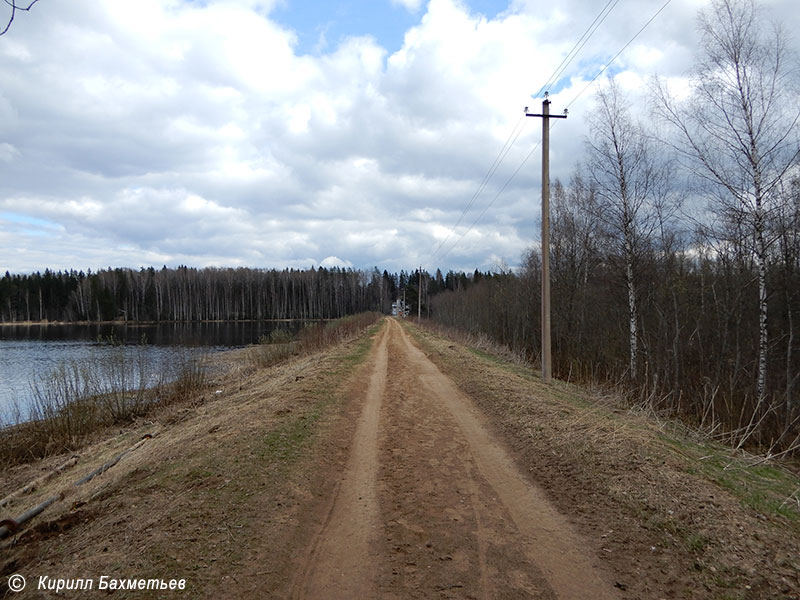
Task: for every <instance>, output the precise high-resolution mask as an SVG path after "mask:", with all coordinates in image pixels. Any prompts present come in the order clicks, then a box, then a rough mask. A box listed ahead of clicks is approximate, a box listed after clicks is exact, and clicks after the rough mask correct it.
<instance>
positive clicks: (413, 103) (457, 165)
mask: <svg viewBox="0 0 800 600" xmlns="http://www.w3.org/2000/svg"><path fill="white" fill-rule="evenodd" d="M794 1H795V0H766V1H765V2H763V4H764V6H765V11H766V13H767V15H768V16H769V17H770V18H775V19H777V20H780V21H781V22H783V23H784V24H785V25H786V26H787V29H788V30H789V31H791V30H792V29H794V30H797V29H798V25H800V22H798V21H800V17H798V15H797V13H798V11H796V9H795V8H794V6H793V4H794ZM706 3H707V1H706V0H672V1H671V2H670V3H669V4H668V6H667V7H666V8H665V9H664V10H663V12H662V13H661V14H660V15H659V16H658V17H657V19H656V20H655V21H654V22H653V23H652V24H651V25H650V27H649V28H648V29H647V30H646V31H645V32H644V33H643V34H642V35H641V36H640V37H639V38H637V39H636V40H635V41H634V42H633V43H632V44H631V45H630V46H629V47H628V49H627V50H626V51H625V52H624V53H623V54H622V55H621V56H620V57H619V58H618V59H617V60H616V61H615V62H614V63H613V65H612V66H611V67H610V68H609V70H608V72H613V73H614V76H615V77H616V78H617V79H618V81H619V83H620V86H621V87H622V89H623V90H624V91H625V92H626V93H627V94H628V95H629V98H630V100H631V106H632V108H633V109H634V112H636V113H637V114H641V115H642V118H647V113H646V108H645V107H646V98H645V91H646V87H647V81H648V78H649V77H651V76H652V75H654V74H658V75H660V76H661V77H664V78H666V80H667V81H669V82H670V84H671V85H673V86H675V88H676V89H680V86H681V85H682V84H685V81H686V76H687V74H688V72H689V70H690V69H691V67H692V64H693V61H694V58H695V47H696V43H697V30H696V17H697V11H698V10H699V9H700V8H702V7H703V6H705V5H706ZM663 4H664V0H619V1H618V2H617V4H616V5H615V7H614V9H613V11H611V12H610V13H609V15H608V17H607V18H606V20H605V21H604V22H603V24H602V25H601V26H600V27H599V28H598V29H597V31H596V32H595V34H594V35H593V36H592V38H591V39H590V40H589V42H588V43H587V44H586V45H585V46H584V47H583V48H582V50H581V51H580V53H579V54H578V55H577V56H576V58H575V60H574V61H572V62H571V63H570V65H569V67H568V68H567V70H566V71H565V73H564V75H563V77H562V78H561V79H560V80H559V81H558V82H556V83H555V84H554V85H552V86H551V92H552V93H551V96H550V99H551V101H552V105H551V107H552V108H551V110H552V112H554V113H560V112H561V111H562V109H563V107H566V106H569V118H567V119H566V120H560V121H558V122H557V126H554V127H553V129H552V133H551V177H552V178H553V179H555V178H562V179H568V178H569V176H570V173H571V172H572V171H573V170H574V168H575V166H576V164H577V163H578V162H579V161H580V160H581V158H582V156H583V153H584V149H585V136H586V135H587V133H588V127H587V122H586V117H587V115H589V114H590V113H591V111H592V109H593V102H594V99H593V90H594V89H595V88H594V86H589V87H588V88H587V84H588V82H589V81H590V80H591V79H592V78H593V77H595V75H597V73H598V72H599V71H600V69H602V68H603V67H604V66H605V65H606V64H608V61H609V60H610V59H611V58H612V57H613V56H614V55H615V54H616V53H617V52H618V51H619V50H620V49H621V48H622V47H623V46H624V45H625V44H626V43H628V42H629V41H630V39H631V38H632V37H633V36H634V34H635V33H636V32H637V31H638V30H639V29H640V28H641V26H642V25H644V23H645V22H646V21H647V20H648V19H649V18H650V17H652V16H653V14H655V12H656V11H657V10H658V9H659V8H660V7H661V6H662V5H663ZM604 5H605V2H601V1H599V0H594V1H591V0H563V1H562V2H559V3H552V4H550V5H547V4H545V3H540V2H536V1H533V0H507V1H502V0H430V1H424V0H342V1H331V2H313V3H311V2H303V1H300V0H139V1H137V2H119V0H91V1H89V0H72V1H70V2H55V1H53V0H40V2H39V3H37V4H36V5H34V6H33V8H32V9H31V10H30V11H29V12H27V13H19V12H18V13H17V15H16V18H15V20H14V23H13V24H12V26H11V28H10V29H9V31H8V33H7V34H5V35H3V36H1V37H0V273H4V272H5V271H7V270H8V271H11V272H12V273H25V272H33V271H37V270H41V271H43V270H44V269H45V268H50V269H54V270H58V269H73V268H74V269H82V270H86V269H92V270H96V269H99V268H106V267H130V268H139V267H142V266H156V267H160V266H161V265H167V266H171V267H174V266H178V265H182V264H183V265H188V266H194V267H205V266H217V267H239V266H242V267H263V268H284V267H291V268H309V267H312V266H314V267H316V266H325V267H333V266H340V267H353V268H359V269H360V268H364V269H371V268H372V267H378V268H379V269H381V270H383V269H387V270H389V271H395V272H396V271H399V270H400V269H405V270H413V269H415V268H416V267H417V266H419V265H422V266H423V268H425V269H426V270H431V271H432V270H433V269H435V268H437V267H439V268H442V270H447V269H456V270H465V271H472V270H474V269H476V268H477V269H480V270H493V269H497V268H501V267H504V266H510V267H513V266H515V265H518V264H519V263H520V260H521V257H522V255H523V253H524V252H525V250H526V248H529V247H531V246H534V245H536V244H537V243H538V240H539V227H540V199H541V196H540V186H541V180H540V175H541V172H540V169H541V166H540V154H539V151H538V150H537V144H538V143H539V141H540V139H541V121H540V120H539V119H532V118H527V119H526V118H524V117H523V111H524V108H525V107H526V106H530V107H531V110H532V111H533V110H535V112H540V110H539V109H540V108H541V96H539V97H534V96H535V95H536V94H537V92H538V91H539V90H540V88H541V87H542V86H543V85H544V84H545V82H546V81H547V79H548V78H549V76H550V75H551V73H553V71H554V70H555V69H556V67H557V66H558V65H559V64H560V63H561V61H562V59H564V57H565V56H566V55H567V54H568V52H569V51H570V50H571V49H572V48H573V46H574V44H575V43H576V42H577V41H578V39H579V38H580V36H581V35H582V34H583V32H584V31H585V30H586V28H587V27H589V25H590V24H591V23H592V21H593V20H594V19H595V17H596V16H597V15H598V14H599V13H600V11H601V9H602V8H603V6H604ZM0 10H7V7H5V6H4V5H3V9H0ZM6 18H7V17H6ZM3 24H4V22H3ZM792 46H793V47H795V48H796V47H797V40H795V39H792ZM602 79H603V78H602V77H601V78H600V80H599V81H602ZM594 85H597V83H596V84H594ZM520 128H522V129H521V133H519V136H518V137H516V138H514V139H515V141H514V144H513V145H512V146H511V149H510V150H509V151H508V153H507V154H506V155H505V158H504V160H503V161H502V163H501V164H500V166H499V167H498V168H497V170H496V171H495V172H494V174H493V176H492V177H491V178H490V179H489V180H488V182H486V184H485V185H483V186H482V182H483V180H484V177H485V175H486V174H487V172H488V171H489V169H490V167H491V166H492V164H493V162H494V161H495V159H496V157H497V156H498V154H499V153H500V151H501V149H503V147H504V144H505V142H506V140H507V139H509V135H510V134H512V132H514V134H515V135H516V132H517V131H519V129H520ZM526 157H529V158H528V160H527V161H526ZM515 172H516V175H515V176H514V177H513V178H512V175H513V174H514V173H515ZM478 192H480V193H478Z"/></svg>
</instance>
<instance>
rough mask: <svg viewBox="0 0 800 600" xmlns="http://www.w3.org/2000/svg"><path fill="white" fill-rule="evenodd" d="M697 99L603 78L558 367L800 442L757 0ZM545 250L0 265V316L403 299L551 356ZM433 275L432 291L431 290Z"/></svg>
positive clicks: (558, 334)
mask: <svg viewBox="0 0 800 600" xmlns="http://www.w3.org/2000/svg"><path fill="white" fill-rule="evenodd" d="M699 24H700V33H701V46H700V52H699V57H698V59H697V63H696V65H695V70H694V72H693V73H692V74H691V77H690V78H689V91H688V92H687V93H688V96H687V95H685V94H684V95H683V96H681V98H680V100H678V99H676V97H675V95H674V93H673V91H672V90H671V89H670V86H669V85H668V83H667V82H664V81H661V80H659V79H658V78H657V77H654V78H653V80H652V81H651V84H650V89H649V92H648V94H649V100H650V107H651V109H650V113H649V114H648V115H647V118H643V117H642V115H635V114H633V113H632V111H631V108H630V107H631V106H633V103H631V102H630V100H629V98H628V97H627V96H626V93H625V90H624V89H622V87H621V85H620V84H619V82H618V81H616V80H615V79H613V78H609V79H608V80H607V81H606V82H605V83H604V84H602V85H601V86H600V88H599V91H598V92H597V94H596V102H595V110H594V111H593V112H592V114H591V115H590V116H589V118H588V128H587V132H588V133H587V137H586V153H585V159H584V161H583V162H582V163H581V164H578V165H577V166H576V167H575V169H574V172H573V174H572V175H571V177H569V179H568V180H566V181H554V182H553V186H552V199H551V200H552V211H551V246H550V263H551V264H550V266H551V273H550V278H551V290H552V340H553V341H552V344H553V374H554V376H555V377H557V378H560V379H563V380H568V381H575V382H594V383H601V384H604V385H608V384H611V385H615V386H618V388H619V389H621V390H622V391H623V392H624V394H626V395H627V397H628V398H629V399H630V401H631V402H633V403H635V404H637V405H638V406H640V407H642V408H643V409H646V410H648V411H652V412H653V413H654V414H656V415H678V416H680V417H681V418H683V419H685V420H686V421H687V422H689V423H691V424H692V425H693V426H700V427H701V428H703V429H705V430H707V431H710V432H712V433H713V434H714V435H717V436H720V437H721V438H724V439H726V440H727V441H729V442H732V443H733V444H734V445H737V446H744V445H747V444H759V445H761V446H764V447H767V448H768V449H770V451H774V452H789V451H792V449H796V448H798V446H799V445H800V428H799V427H798V423H799V422H800V385H798V384H800V381H799V380H800V335H798V320H799V319H800V126H798V124H799V123H800V108H799V107H800V102H798V98H800V82H798V81H797V79H798V73H800V69H798V68H797V58H796V57H793V56H792V55H791V54H790V53H789V51H788V50H787V44H786V36H785V33H783V32H782V31H781V30H780V28H773V27H771V25H770V24H768V23H765V22H764V21H763V20H762V18H761V13H759V11H758V7H757V5H756V4H755V3H754V2H751V1H749V0H719V1H718V2H714V3H713V4H712V5H711V7H710V8H709V9H708V10H706V11H705V12H703V13H701V16H700V19H699ZM541 273H542V260H541V252H540V248H539V247H538V246H533V247H532V248H531V249H530V250H529V251H528V252H527V253H526V255H525V256H524V258H523V261H522V265H521V267H520V268H519V269H513V270H510V269H500V270H498V272H494V273H481V272H479V271H477V270H476V271H475V272H474V273H472V274H470V275H467V274H465V273H455V272H452V271H450V272H448V273H447V274H446V275H443V274H442V272H441V271H438V270H437V271H436V272H435V273H434V274H430V273H428V272H420V271H412V272H405V271H401V272H400V273H399V274H390V273H388V272H387V271H383V272H381V271H379V270H378V269H377V268H375V269H373V270H371V271H360V270H353V269H338V268H334V269H324V268H316V269H315V268H311V269H308V270H282V271H278V270H274V269H273V270H266V269H245V268H239V269H219V268H204V269H195V268H189V267H179V268H177V269H168V268H166V267H164V268H163V269H161V270H156V269H153V268H142V269H140V270H138V271H137V270H132V269H111V268H109V269H106V270H101V271H98V272H94V273H92V272H87V273H83V272H74V271H70V272H58V273H54V272H52V271H45V272H44V274H41V273H35V274H29V275H13V274H10V273H6V274H5V276H4V277H2V279H0V320H2V321H5V322H11V321H45V320H47V321H90V320H97V321H102V320H136V321H159V320H174V321H198V320H232V319H288V318H291V319H320V318H338V317H341V316H344V315H347V314H353V313H358V312H362V311H378V312H382V313H384V314H386V313H389V312H390V310H391V304H392V302H393V301H394V300H395V299H396V298H398V297H402V295H403V294H405V296H406V299H407V305H408V306H409V307H410V309H411V314H412V315H414V314H416V312H417V309H418V308H419V309H420V312H421V314H422V315H423V316H425V317H426V318H429V319H431V320H432V321H435V322H438V323H441V324H443V325H446V326H451V327H455V328H459V329H462V330H466V331H468V332H471V333H476V334H483V335H486V336H488V337H490V338H491V339H493V340H495V341H496V342H498V343H500V344H503V345H505V346H508V347H510V348H511V349H512V350H514V351H515V352H517V353H519V354H520V355H524V356H525V357H526V358H527V359H528V360H530V361H532V362H534V363H535V362H536V361H537V360H538V357H539V349H540V342H541V340H540V338H539V335H540V334H539V331H540V312H539V311H540V308H539V307H540V301H541V298H540V289H541V288H540V286H541ZM420 286H421V287H422V295H421V297H422V305H421V306H419V307H418V306H417V303H418V301H417V297H418V295H417V294H418V291H419V289H420Z"/></svg>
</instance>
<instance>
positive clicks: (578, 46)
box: [533, 0, 619, 98]
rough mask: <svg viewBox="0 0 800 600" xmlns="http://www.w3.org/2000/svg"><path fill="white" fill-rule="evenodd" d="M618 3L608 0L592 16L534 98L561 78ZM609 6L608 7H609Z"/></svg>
mask: <svg viewBox="0 0 800 600" xmlns="http://www.w3.org/2000/svg"><path fill="white" fill-rule="evenodd" d="M617 4H619V0H608V2H607V3H606V5H605V6H604V7H603V9H602V10H601V11H600V12H599V13H598V15H597V16H596V17H595V18H594V21H592V23H591V24H590V25H589V27H587V28H586V31H584V32H583V35H582V36H581V37H580V38H579V39H578V41H577V42H575V45H574V46H573V47H572V50H570V51H569V52H568V53H567V55H566V56H565V57H564V59H563V60H562V61H561V64H559V65H558V66H557V67H556V69H555V71H553V72H552V73H551V74H550V77H548V78H547V81H546V82H545V84H544V85H543V86H542V87H540V88H539V91H538V92H536V94H534V96H533V97H534V98H539V97H540V96H541V95H542V92H545V91H546V90H547V89H548V88H549V87H550V86H552V85H555V84H556V83H558V80H559V79H560V78H561V75H562V74H563V73H564V71H566V69H567V67H568V66H569V65H570V64H571V63H572V61H573V60H574V59H575V57H576V56H577V55H578V52H580V51H581V50H582V49H583V47H584V46H585V45H586V43H587V42H588V41H589V38H591V37H592V36H593V35H594V32H595V31H597V29H598V28H599V27H600V26H601V25H602V24H603V21H605V20H606V17H608V15H610V14H611V11H612V10H614V8H615V7H616V6H617ZM609 7H610V8H609Z"/></svg>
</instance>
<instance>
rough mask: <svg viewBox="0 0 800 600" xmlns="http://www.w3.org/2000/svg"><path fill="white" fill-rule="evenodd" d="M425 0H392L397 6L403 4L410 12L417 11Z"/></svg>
mask: <svg viewBox="0 0 800 600" xmlns="http://www.w3.org/2000/svg"><path fill="white" fill-rule="evenodd" d="M422 1H423V0H392V4H394V5H395V6H402V7H403V8H405V9H406V10H407V11H408V12H410V13H417V12H419V9H420V8H421V7H422Z"/></svg>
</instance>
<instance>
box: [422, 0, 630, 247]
mask: <svg viewBox="0 0 800 600" xmlns="http://www.w3.org/2000/svg"><path fill="white" fill-rule="evenodd" d="M618 3H619V0H608V2H607V3H606V5H605V6H604V7H603V8H602V10H601V11H600V12H599V13H598V14H597V16H596V17H595V18H594V21H592V22H591V23H590V24H589V26H588V27H587V28H586V29H585V30H584V32H583V34H582V35H581V37H580V38H579V39H578V41H577V42H575V44H574V45H573V47H572V49H571V50H570V51H569V52H568V53H567V55H566V56H565V57H564V59H563V60H562V61H561V64H559V65H558V67H556V69H555V71H553V73H552V74H551V75H550V77H549V78H548V79H547V81H545V83H544V85H543V86H542V87H541V88H540V89H539V91H538V92H537V93H536V94H535V96H534V97H538V96H540V95H541V93H542V92H543V91H544V90H546V89H547V87H549V86H550V85H553V84H555V83H556V82H557V81H558V79H559V78H560V76H561V74H562V73H563V72H564V71H565V70H566V69H567V67H568V66H569V65H570V64H571V63H572V61H573V60H574V59H575V57H576V56H577V54H578V52H580V51H581V50H582V49H583V47H584V46H585V45H586V43H587V42H588V41H589V39H590V38H591V37H592V36H593V35H594V33H595V32H596V31H597V29H598V28H599V27H600V26H601V25H602V24H603V22H604V21H605V20H606V18H607V17H608V15H609V14H611V11H612V10H614V8H615V7H616V5H617V4H618ZM524 118H525V115H522V117H520V119H519V121H517V123H516V125H515V126H514V129H513V130H512V131H511V133H510V134H509V136H508V138H507V139H506V142H505V143H504V144H503V147H502V148H501V149H500V151H499V152H498V154H497V156H496V157H495V159H494V161H493V162H492V164H491V165H490V167H489V169H488V171H487V172H486V174H485V175H484V177H483V179H482V180H481V183H480V184H479V185H478V188H477V190H476V191H475V192H474V193H473V194H472V197H471V198H470V200H469V202H468V203H467V205H466V206H465V207H464V209H463V210H462V211H461V214H460V215H459V217H458V220H457V221H456V223H455V225H453V227H452V228H451V229H450V231H449V232H448V234H447V236H446V237H445V238H444V239H443V240H442V241H441V242H439V244H438V245H436V242H434V243H433V245H431V249H432V250H433V247H434V246H436V249H435V250H433V253H432V255H431V259H430V260H431V262H433V261H434V260H436V258H437V254H438V253H439V252H440V250H441V249H442V247H443V246H444V245H445V244H446V243H447V241H448V240H449V239H450V238H451V237H452V236H453V234H454V233H455V231H456V229H458V226H459V225H460V224H461V222H462V221H463V220H464V217H466V215H467V213H468V212H469V210H470V209H471V208H472V207H473V205H474V204H475V202H476V201H477V199H478V197H479V196H480V195H481V193H482V192H483V190H484V189H485V188H486V185H487V184H488V183H489V180H490V179H491V178H492V176H493V175H494V173H495V172H496V171H497V169H498V168H499V167H500V165H501V164H502V162H503V160H505V157H506V156H507V155H508V153H509V152H510V151H511V148H512V147H513V145H514V144H515V143H516V141H517V139H518V138H519V136H520V134H521V133H522V129H524V125H523V126H522V128H519V125H520V123H521V122H522V121H523V119H524ZM517 128H519V131H517ZM515 133H516V135H515ZM509 142H510V143H509ZM539 144H541V142H539ZM539 144H537V145H536V146H535V147H534V148H533V150H531V151H530V152H529V154H528V156H526V157H525V159H524V160H523V161H522V164H520V166H519V167H517V170H516V171H514V174H513V175H512V176H511V177H510V178H509V179H508V180H507V181H506V183H505V184H504V185H503V187H502V188H501V189H500V192H498V193H497V194H496V195H495V197H494V198H493V199H492V201H491V202H490V203H489V204H488V205H487V206H486V207H485V208H484V209H483V211H482V212H481V214H480V215H479V216H478V219H477V220H476V221H475V222H474V223H473V224H472V225H471V226H470V227H469V229H467V232H469V231H470V230H471V229H472V228H473V227H474V226H475V225H476V224H477V223H478V222H479V221H480V219H481V218H482V217H483V215H485V214H486V211H487V210H488V209H489V207H491V206H492V205H493V204H494V202H495V201H496V200H497V198H498V196H499V195H500V193H502V191H503V190H505V188H506V187H507V186H508V184H509V183H510V182H511V180H512V179H513V178H514V176H515V175H516V174H517V173H518V172H519V170H520V169H521V168H522V166H523V165H524V164H525V163H526V162H527V161H528V159H529V158H530V156H531V155H532V154H533V152H534V151H535V150H536V148H538V147H539ZM467 232H465V233H464V234H462V235H461V236H459V238H458V240H457V242H456V243H458V241H460V240H461V239H463V237H464V236H465V235H466V233H467ZM448 253H449V251H448V252H447V253H445V255H443V256H441V257H438V258H439V259H441V258H444V256H446V255H447V254H448Z"/></svg>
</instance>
